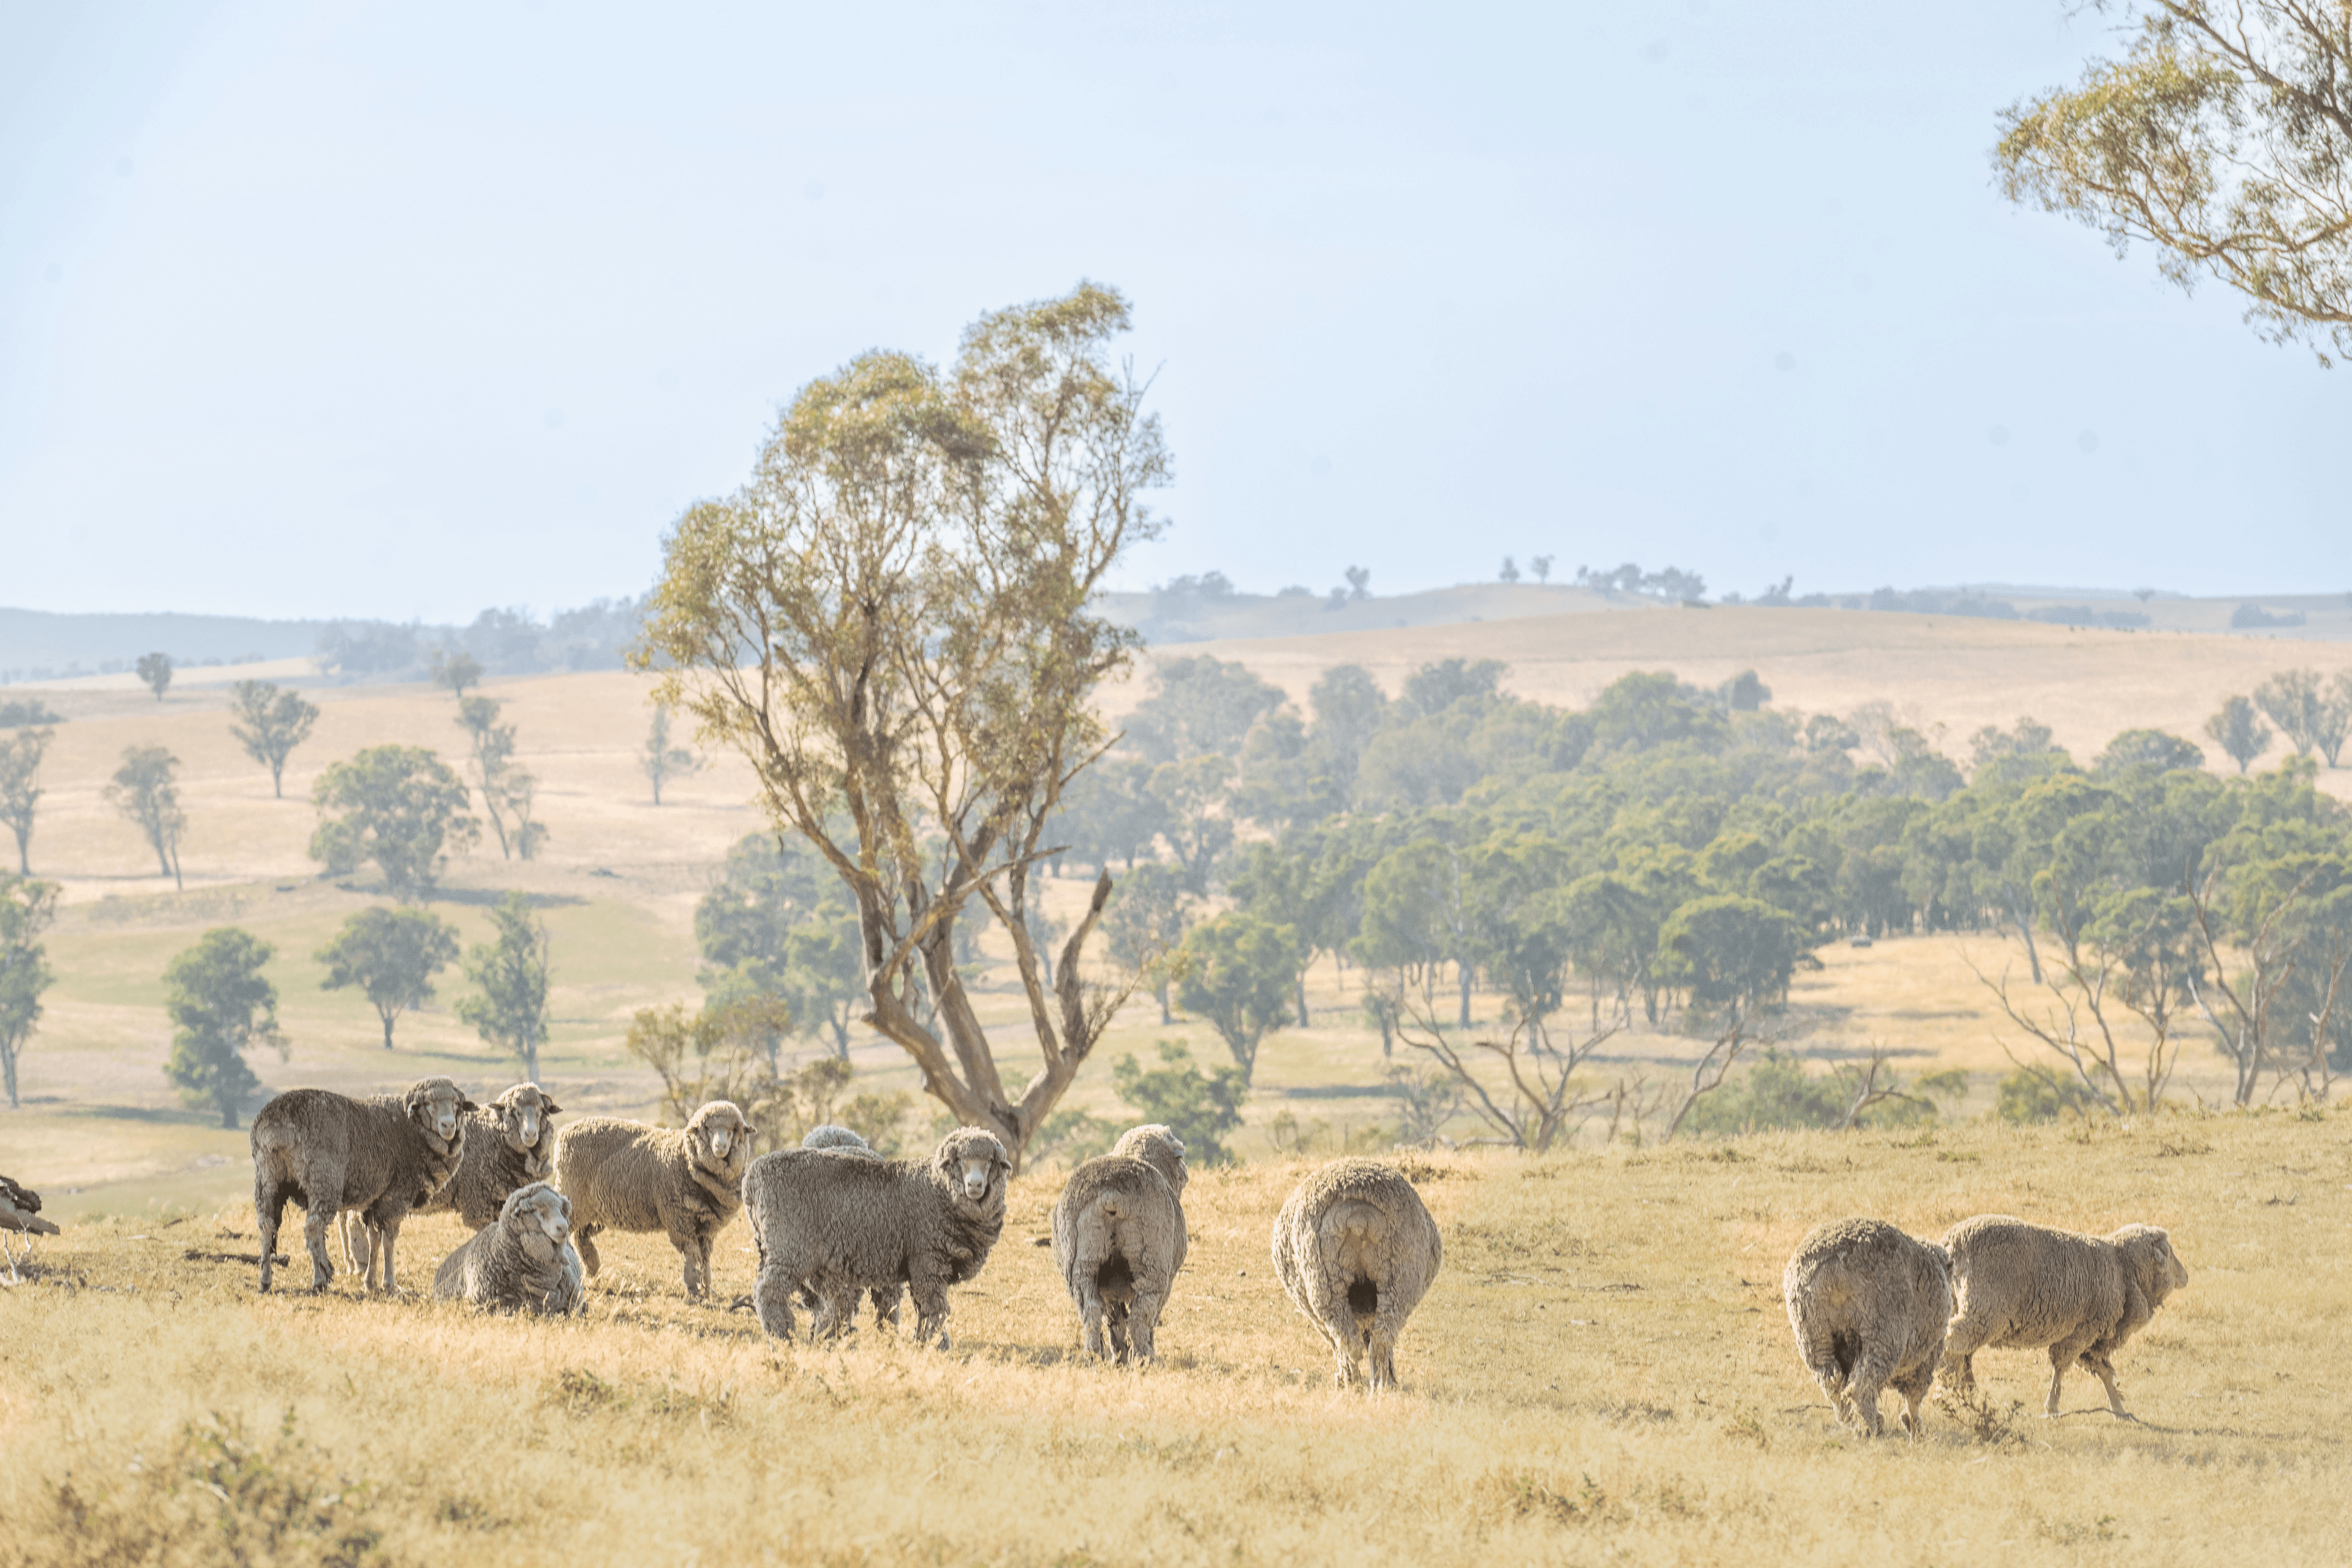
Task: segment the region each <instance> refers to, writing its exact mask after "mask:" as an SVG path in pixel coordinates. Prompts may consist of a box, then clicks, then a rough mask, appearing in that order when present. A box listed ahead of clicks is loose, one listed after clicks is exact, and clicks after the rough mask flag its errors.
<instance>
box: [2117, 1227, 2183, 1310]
mask: <svg viewBox="0 0 2352 1568" xmlns="http://www.w3.org/2000/svg"><path fill="white" fill-rule="evenodd" d="M2107 1239H2108V1240H2109V1241H2112V1242H2114V1243H2115V1244H2116V1246H2117V1247H2121V1248H2123V1252H2124V1257H2125V1258H2126V1262H2127V1264H2128V1267H2129V1268H2131V1271H2132V1275H2133V1277H2134V1278H2135V1279H2137V1280H2138V1281H2139V1289H2140V1294H2141V1295H2143V1296H2146V1297H2147V1304H2148V1305H2149V1306H2150V1307H2160V1306H2162V1305H2163V1304H2164V1299H2165V1298H2166V1297H2167V1296H2169V1295H2171V1294H2172V1293H2173V1292H2174V1291H2175V1290H2178V1289H2181V1288H2182V1287H2183V1286H2185V1285H2187V1284H2188V1283H2189V1266H2188V1265H2187V1264H2185V1263H2183V1262H2181V1261H2180V1255H2179V1253H2177V1252H2175V1251H2173V1250H2172V1237H2170V1236H2169V1235H2168V1234H2167V1233H2166V1231H2165V1230H2164V1228H2163V1227H2162V1226H2153V1225H2127V1226H2124V1227H2123V1229H2121V1230H2119V1231H2117V1232H2116V1233H2115V1235H2113V1236H2111V1237H2107Z"/></svg>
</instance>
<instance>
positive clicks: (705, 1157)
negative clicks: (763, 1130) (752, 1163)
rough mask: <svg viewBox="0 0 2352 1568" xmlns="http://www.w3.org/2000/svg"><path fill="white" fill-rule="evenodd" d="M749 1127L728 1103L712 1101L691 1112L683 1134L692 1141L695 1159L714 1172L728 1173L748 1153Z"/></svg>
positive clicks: (730, 1102) (747, 1122) (731, 1104)
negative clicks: (692, 1115) (692, 1117)
mask: <svg viewBox="0 0 2352 1568" xmlns="http://www.w3.org/2000/svg"><path fill="white" fill-rule="evenodd" d="M752 1131H753V1128H752V1126H751V1123H750V1122H749V1121H745V1120H744V1119H743V1113H742V1112H741V1111H740V1110H736V1109H735V1106H734V1104H733V1102H732V1101H730V1100H712V1101H711V1102H710V1103H709V1104H708V1105H706V1106H704V1107H703V1108H702V1109H701V1110H698V1111H696V1112H695V1113H694V1120H693V1121H689V1122H688V1123H687V1124H686V1135H687V1136H688V1138H690V1139H692V1140H693V1142H694V1145H695V1153H696V1158H698V1159H699V1160H700V1161H701V1162H702V1163H703V1164H705V1165H707V1166H709V1168H711V1169H712V1170H715V1171H727V1170H732V1169H734V1168H736V1167H737V1166H740V1165H741V1164H742V1163H743V1161H744V1158H745V1156H747V1155H748V1154H750V1152H751V1133H752Z"/></svg>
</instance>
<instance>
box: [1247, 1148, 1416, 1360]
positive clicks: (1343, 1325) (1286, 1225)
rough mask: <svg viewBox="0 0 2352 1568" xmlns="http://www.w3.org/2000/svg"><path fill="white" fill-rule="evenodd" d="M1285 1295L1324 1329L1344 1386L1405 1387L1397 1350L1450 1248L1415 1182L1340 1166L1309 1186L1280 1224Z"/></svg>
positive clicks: (1377, 1168)
mask: <svg viewBox="0 0 2352 1568" xmlns="http://www.w3.org/2000/svg"><path fill="white" fill-rule="evenodd" d="M1273 1251H1274V1267H1275V1272H1276V1274H1277V1275H1278V1276H1279V1277H1280V1278H1281V1279H1282V1288H1283V1289H1284V1291H1285V1292H1286V1293H1287V1294H1288V1295H1289V1297H1290V1300H1291V1302H1292V1304H1293V1305H1294V1306H1296V1307H1297V1309H1298V1310H1299V1311H1300V1312H1302V1313H1304V1314H1305V1315H1306V1317H1307V1321H1310V1322H1312V1323H1313V1324H1314V1325H1315V1326H1316V1328H1317V1329H1318V1330H1319V1331H1321V1332H1322V1334H1323V1337H1324V1339H1325V1340H1326V1341H1328V1342H1329V1344H1330V1346H1331V1349H1332V1353H1333V1355H1334V1357H1335V1359H1336V1361H1337V1363H1338V1369H1337V1381H1338V1382H1339V1384H1340V1385H1341V1386H1343V1387H1344V1386H1346V1385H1348V1384H1352V1383H1354V1382H1355V1381H1357V1379H1358V1377H1359V1376H1360V1367H1361V1363H1362V1362H1363V1360H1364V1358H1365V1357H1366V1356H1367V1355H1368V1354H1369V1355H1370V1359H1371V1385H1372V1386H1373V1387H1374V1388H1388V1387H1394V1386H1395V1384H1396V1342H1397V1338H1398V1336H1399V1335H1400V1334H1401V1333H1402V1331H1403V1329H1404V1323H1405V1320H1406V1319H1407V1318H1409V1317H1411V1316H1412V1310H1413V1309H1414V1308H1415V1307H1417V1306H1419V1305H1420V1304H1421V1298H1422V1296H1423V1294H1424V1293H1425V1292H1426V1291H1427V1290H1428V1289H1429V1286H1430V1282H1431V1281H1432V1280H1433V1279H1436V1277H1437V1270H1438V1268H1439V1266H1440V1265H1441V1264H1442V1263H1443V1262H1444V1252H1445V1249H1444V1241H1443V1239H1442V1238H1441V1237H1440V1236H1439V1235H1438V1230H1437V1222H1436V1220H1434V1219H1433V1218H1432V1217H1431V1215H1430V1213H1429V1209H1428V1206H1427V1205H1424V1204H1423V1202H1422V1201H1421V1194H1419V1193H1417V1192H1415V1191H1413V1187H1412V1183H1411V1182H1408V1181H1406V1180H1405V1179H1404V1177H1403V1176H1402V1175H1401V1174H1399V1173H1397V1171H1396V1170H1395V1169H1394V1167H1392V1166H1389V1165H1385V1164H1382V1163H1379V1162H1378V1161H1374V1160H1339V1161H1334V1162H1333V1163H1330V1164H1328V1165H1326V1166H1324V1167H1323V1168H1322V1169H1321V1170H1319V1171H1317V1172H1314V1173H1312V1174H1310V1175H1308V1176H1307V1179H1306V1180H1305V1181H1303V1182H1301V1183H1299V1184H1298V1187H1297V1191H1295V1192H1293V1193H1292V1194H1290V1197H1289V1200H1288V1201H1287V1202H1286V1203H1285V1204H1284V1205H1282V1212H1281V1213H1280V1214H1278V1215H1276V1216H1275V1221H1274V1246H1273Z"/></svg>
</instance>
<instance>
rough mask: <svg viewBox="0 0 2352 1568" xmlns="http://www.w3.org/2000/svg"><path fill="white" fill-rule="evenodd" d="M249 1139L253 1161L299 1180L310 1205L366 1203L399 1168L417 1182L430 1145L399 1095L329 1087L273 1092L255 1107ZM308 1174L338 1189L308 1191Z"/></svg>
mask: <svg viewBox="0 0 2352 1568" xmlns="http://www.w3.org/2000/svg"><path fill="white" fill-rule="evenodd" d="M249 1138H250V1141H251V1143H252V1147H253V1156H254V1163H255V1164H257V1165H261V1164H263V1163H265V1162H266V1163H268V1167H269V1168H270V1169H271V1171H272V1172H273V1173H275V1174H276V1175H277V1176H278V1179H279V1180H281V1181H284V1182H288V1183H290V1184H298V1185H300V1186H302V1188H303V1192H304V1196H305V1200H306V1204H307V1205H310V1206H316V1205H322V1204H332V1205H335V1206H336V1207H338V1208H364V1207H366V1206H367V1205H371V1204H373V1203H374V1202H375V1201H376V1200H377V1199H378V1198H380V1197H382V1196H383V1195H384V1194H385V1192H386V1191H387V1190H389V1189H390V1188H391V1187H392V1186H393V1185H394V1182H395V1179H396V1178H397V1177H399V1176H401V1175H403V1174H407V1175H410V1176H411V1177H412V1178H413V1179H414V1180H415V1181H416V1183H417V1184H419V1185H420V1186H421V1185H422V1184H423V1181H424V1178H425V1171H424V1168H423V1167H424V1164H425V1161H424V1158H423V1156H425V1155H426V1154H429V1153H430V1152H431V1151H430V1150H428V1149H427V1148H426V1147H425V1141H424V1138H423V1135H422V1134H420V1133H419V1132H417V1131H416V1130H415V1124H414V1123H413V1122H411V1121H409V1119H408V1109H407V1104H406V1102H405V1101H404V1100H400V1099H397V1098H394V1097H389V1096H383V1095H371V1096H369V1097H367V1098H366V1099H363V1100H354V1099H352V1097H351V1096H350V1095H346V1094H338V1093H336V1092H335V1091H334V1090H332V1089H289V1090H287V1091H286V1092H285V1093H284V1094H281V1095H278V1097H277V1098H276V1099H274V1100H270V1101H269V1103H268V1104H267V1105H265V1106H263V1107H262V1108H261V1109H260V1110H258V1111H257V1112H256V1113H255V1115H254V1118H253V1130H252V1131H251V1133H250V1134H249ZM313 1177H316V1178H318V1179H320V1180H321V1181H323V1182H327V1183H330V1184H336V1186H337V1189H338V1190H336V1191H333V1192H327V1193H314V1192H310V1190H309V1184H310V1181H311V1180H312V1178H313ZM416 1195H417V1194H410V1196H411V1198H412V1200H413V1199H414V1198H415V1196H416Z"/></svg>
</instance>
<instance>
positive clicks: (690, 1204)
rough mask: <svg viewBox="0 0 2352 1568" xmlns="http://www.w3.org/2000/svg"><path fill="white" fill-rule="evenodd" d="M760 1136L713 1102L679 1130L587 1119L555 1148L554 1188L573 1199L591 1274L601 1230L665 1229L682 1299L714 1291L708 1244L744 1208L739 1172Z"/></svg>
mask: <svg viewBox="0 0 2352 1568" xmlns="http://www.w3.org/2000/svg"><path fill="white" fill-rule="evenodd" d="M754 1131H756V1130H755V1129H754V1128H753V1127H752V1125H751V1123H750V1122H749V1121H745V1120H744V1119H743V1113H742V1112H741V1111H740V1110H737V1109H736V1108H735V1106H734V1104H733V1102H731V1101H730V1100H712V1101H710V1102H709V1104H707V1105H705V1106H703V1107H702V1108H701V1109H700V1110H697V1111H696V1112H695V1113H694V1114H693V1116H691V1117H690V1118H688V1121H687V1123H686V1125H685V1126H684V1127H683V1128H668V1127H648V1126H646V1124H645V1123H644V1122H642V1121H621V1120H620V1119H618V1118H617V1117H611V1116H591V1117H588V1118H586V1119H585V1120H583V1121H575V1122H573V1123H572V1125H571V1126H569V1127H567V1128H565V1129H564V1130H563V1131H562V1134H561V1135H559V1136H558V1137H557V1139H556V1142H555V1184H556V1185H557V1186H558V1187H560V1188H561V1189H562V1192H563V1195H564V1196H565V1197H568V1198H570V1199H571V1200H572V1241H573V1243H574V1245H576V1246H577V1247H579V1248H580V1258H581V1261H582V1262H583V1263H584V1264H586V1265H587V1268H588V1272H589V1274H590V1275H591V1276H593V1275H594V1274H595V1273H596V1271H597V1270H598V1269H599V1268H602V1267H604V1259H602V1258H599V1257H598V1256H597V1255H596V1241H595V1237H596V1233H597V1232H598V1231H600V1230H628V1231H649V1230H650V1231H660V1232H661V1233H663V1234H664V1235H666V1236H667V1237H669V1239H670V1245H671V1246H673V1247H677V1255H678V1257H679V1258H680V1259H682V1260H683V1262H684V1265H685V1275H686V1294H687V1297H688V1300H700V1299H701V1298H702V1297H703V1296H705V1295H706V1294H708V1293H709V1289H710V1240H711V1237H714V1236H716V1235H717V1234H718V1233H719V1231H720V1230H721V1229H722V1228H724V1227H725V1226H726V1224H727V1222H728V1221H729V1220H730V1219H733V1218H734V1217H735V1211H736V1210H737V1209H739V1208H740V1207H742V1206H743V1166H744V1163H745V1162H746V1161H748V1160H749V1159H750V1158H751V1138H752V1135H753V1133H754Z"/></svg>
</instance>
